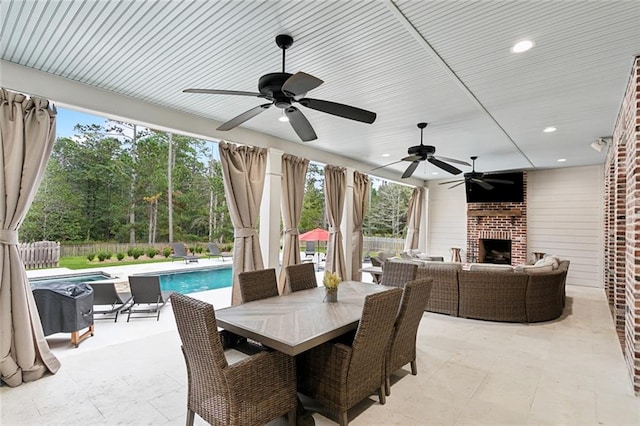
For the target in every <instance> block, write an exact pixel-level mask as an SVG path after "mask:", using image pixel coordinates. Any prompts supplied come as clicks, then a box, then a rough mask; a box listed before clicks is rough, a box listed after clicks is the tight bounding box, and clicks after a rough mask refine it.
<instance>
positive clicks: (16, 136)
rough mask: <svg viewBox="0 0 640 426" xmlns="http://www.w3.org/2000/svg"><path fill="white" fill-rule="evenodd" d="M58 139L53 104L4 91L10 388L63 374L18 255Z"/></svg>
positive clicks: (0, 205)
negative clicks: (23, 229) (22, 226)
mask: <svg viewBox="0 0 640 426" xmlns="http://www.w3.org/2000/svg"><path fill="white" fill-rule="evenodd" d="M55 137H56V110H55V107H54V106H53V105H51V103H50V102H49V101H48V100H46V99H41V98H34V97H32V98H29V97H27V96H25V95H22V94H18V93H14V92H11V91H9V90H5V89H0V166H1V169H0V170H1V172H0V357H1V359H0V377H1V379H2V381H3V382H5V383H6V384H7V385H9V386H18V385H20V384H22V382H29V381H33V380H37V379H39V378H40V377H42V376H43V374H45V373H46V372H47V371H49V372H51V373H55V372H56V371H58V369H59V368H60V362H59V361H58V359H57V358H56V357H55V356H54V355H53V353H52V352H51V350H50V349H49V345H48V344H47V341H46V340H45V338H44V333H43V331H42V324H41V323H40V317H39V315H38V309H37V307H36V304H35V300H34V298H33V293H32V292H31V287H30V285H29V280H28V279H27V274H26V272H25V269H24V265H23V263H22V259H21V258H20V254H19V253H18V229H19V228H20V224H21V223H22V220H23V219H24V217H25V216H26V215H27V211H29V207H30V206H31V203H32V201H33V198H34V197H35V194H36V191H37V189H38V185H40V181H41V180H42V177H43V175H44V171H45V169H46V167H47V162H48V160H49V157H50V155H51V150H52V148H53V143H54V142H55Z"/></svg>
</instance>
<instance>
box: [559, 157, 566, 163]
mask: <svg viewBox="0 0 640 426" xmlns="http://www.w3.org/2000/svg"><path fill="white" fill-rule="evenodd" d="M565 161H567V159H566V158H558V163H564V162H565Z"/></svg>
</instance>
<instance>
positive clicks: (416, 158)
mask: <svg viewBox="0 0 640 426" xmlns="http://www.w3.org/2000/svg"><path fill="white" fill-rule="evenodd" d="M421 160H424V158H422V157H421V156H419V155H409V156H407V157H404V158H403V159H402V160H400V161H421Z"/></svg>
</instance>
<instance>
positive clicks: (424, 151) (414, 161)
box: [372, 123, 471, 179]
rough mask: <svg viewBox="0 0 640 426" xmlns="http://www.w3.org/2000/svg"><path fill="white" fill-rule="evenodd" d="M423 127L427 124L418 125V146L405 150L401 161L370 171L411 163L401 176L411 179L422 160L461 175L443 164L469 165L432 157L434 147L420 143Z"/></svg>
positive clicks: (459, 171) (450, 166)
mask: <svg viewBox="0 0 640 426" xmlns="http://www.w3.org/2000/svg"><path fill="white" fill-rule="evenodd" d="M425 127H427V123H418V128H419V129H420V145H416V146H411V147H409V149H408V150H407V153H408V154H409V156H407V157H404V158H403V159H401V160H398V161H394V162H393V163H389V164H386V165H384V166H380V167H376V168H375V169H372V170H377V169H381V168H383V167H388V166H391V165H393V164H396V163H399V162H400V161H411V164H409V167H407V170H405V171H404V173H403V174H402V178H403V179H405V178H408V177H411V175H413V172H415V171H416V168H418V164H420V162H421V161H424V160H427V161H428V162H430V163H431V164H433V165H434V166H436V167H440V168H441V169H442V170H445V171H447V172H449V173H451V174H454V175H458V174H460V173H462V170H460V169H458V168H457V167H454V166H452V165H451V164H448V163H445V161H448V162H450V163H457V164H462V165H465V166H471V164H469V163H467V162H466V161H460V160H455V159H453V158H447V157H436V156H435V155H434V154H435V153H436V147H435V146H431V145H424V144H423V143H422V136H423V132H424V128H425Z"/></svg>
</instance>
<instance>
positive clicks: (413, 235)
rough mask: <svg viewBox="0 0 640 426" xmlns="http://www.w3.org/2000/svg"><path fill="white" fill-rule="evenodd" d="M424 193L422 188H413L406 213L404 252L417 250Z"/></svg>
mask: <svg viewBox="0 0 640 426" xmlns="http://www.w3.org/2000/svg"><path fill="white" fill-rule="evenodd" d="M424 191H425V189H424V188H422V187H416V188H413V192H412V193H411V198H410V199H409V207H408V211H407V238H406V240H405V242H404V249H405V250H413V249H417V248H418V241H419V239H420V219H421V218H422V205H423V204H424Z"/></svg>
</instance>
